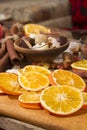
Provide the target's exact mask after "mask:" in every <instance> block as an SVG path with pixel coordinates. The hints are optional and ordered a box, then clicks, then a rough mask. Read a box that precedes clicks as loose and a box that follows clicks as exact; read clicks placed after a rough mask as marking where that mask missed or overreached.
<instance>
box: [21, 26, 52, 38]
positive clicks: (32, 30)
mask: <svg viewBox="0 0 87 130" xmlns="http://www.w3.org/2000/svg"><path fill="white" fill-rule="evenodd" d="M23 29H24V32H25V35H26V36H29V34H40V33H41V32H43V33H50V32H51V30H50V29H49V28H47V27H45V26H42V25H39V24H25V25H24V26H23Z"/></svg>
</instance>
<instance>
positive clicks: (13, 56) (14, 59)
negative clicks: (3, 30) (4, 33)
mask: <svg viewBox="0 0 87 130" xmlns="http://www.w3.org/2000/svg"><path fill="white" fill-rule="evenodd" d="M6 47H7V51H8V54H9V57H10V60H11V63H12V64H13V65H15V64H16V65H19V64H20V62H21V61H22V57H21V56H20V55H19V54H18V53H17V51H16V50H15V48H14V44H13V40H11V39H7V40H6Z"/></svg>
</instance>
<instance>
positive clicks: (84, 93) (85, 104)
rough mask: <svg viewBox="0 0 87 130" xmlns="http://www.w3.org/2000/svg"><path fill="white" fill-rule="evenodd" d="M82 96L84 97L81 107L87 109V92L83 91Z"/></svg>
mask: <svg viewBox="0 0 87 130" xmlns="http://www.w3.org/2000/svg"><path fill="white" fill-rule="evenodd" d="M83 97H84V104H83V107H82V108H83V109H87V92H83Z"/></svg>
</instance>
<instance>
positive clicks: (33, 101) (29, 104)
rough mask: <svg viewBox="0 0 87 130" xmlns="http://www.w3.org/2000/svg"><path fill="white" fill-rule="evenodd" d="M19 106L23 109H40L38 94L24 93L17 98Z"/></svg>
mask: <svg viewBox="0 0 87 130" xmlns="http://www.w3.org/2000/svg"><path fill="white" fill-rule="evenodd" d="M18 101H19V105H21V106H22V107H25V108H32V109H41V105H40V93H37V92H26V93H23V94H21V95H20V96H19V98H18Z"/></svg>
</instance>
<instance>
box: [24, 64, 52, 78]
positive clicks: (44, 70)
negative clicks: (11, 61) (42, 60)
mask: <svg viewBox="0 0 87 130" xmlns="http://www.w3.org/2000/svg"><path fill="white" fill-rule="evenodd" d="M23 72H39V73H42V74H44V75H46V76H48V77H49V76H50V74H51V71H50V70H48V69H47V68H44V67H42V66H38V65H27V66H25V67H24V69H23Z"/></svg>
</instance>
